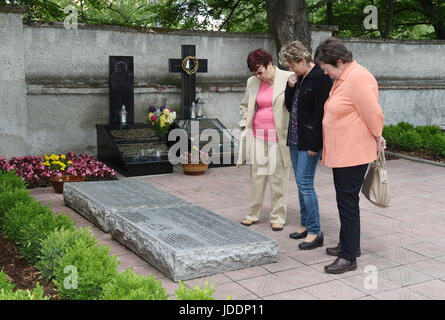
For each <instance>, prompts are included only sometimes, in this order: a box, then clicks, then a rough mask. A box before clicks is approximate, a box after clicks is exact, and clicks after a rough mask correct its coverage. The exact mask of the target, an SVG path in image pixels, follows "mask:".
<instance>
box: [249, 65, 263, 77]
mask: <svg viewBox="0 0 445 320" xmlns="http://www.w3.org/2000/svg"><path fill="white" fill-rule="evenodd" d="M264 71H266V68H265V67H263V70H261V71H255V72H252V75H254V76H256V77H259V76H261V75H262V74H263V72H264Z"/></svg>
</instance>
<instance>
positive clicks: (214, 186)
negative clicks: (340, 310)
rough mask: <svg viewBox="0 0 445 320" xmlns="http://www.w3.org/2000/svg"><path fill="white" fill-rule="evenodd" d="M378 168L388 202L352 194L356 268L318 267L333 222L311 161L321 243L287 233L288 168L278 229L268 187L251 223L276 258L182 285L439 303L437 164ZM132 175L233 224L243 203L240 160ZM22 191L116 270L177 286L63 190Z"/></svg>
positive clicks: (244, 173) (443, 234)
mask: <svg viewBox="0 0 445 320" xmlns="http://www.w3.org/2000/svg"><path fill="white" fill-rule="evenodd" d="M387 165H388V171H389V178H390V188H391V206H390V207H389V208H380V207H376V206H373V205H372V204H370V203H369V202H368V201H367V200H366V199H365V198H364V197H361V201H360V210H361V250H362V255H361V257H359V258H358V259H357V263H358V268H357V270H355V271H351V272H346V273H344V274H341V275H328V274H326V273H324V271H323V268H324V266H325V265H326V264H328V263H331V262H332V261H333V257H331V256H327V255H326V253H325V250H326V248H327V247H332V246H335V245H337V242H338V233H339V227H340V223H339V218H338V212H337V206H336V202H335V190H334V186H333V179H332V170H331V169H329V168H327V167H324V166H319V167H318V168H317V173H316V178H315V188H316V191H317V195H318V199H319V206H320V220H321V226H322V230H323V233H324V236H325V244H324V246H323V247H322V248H317V249H315V250H309V251H301V250H298V243H299V241H295V240H293V239H290V238H289V233H291V232H294V231H295V229H296V227H297V226H298V224H299V212H298V211H299V210H298V208H299V204H298V196H297V187H296V184H295V179H294V176H293V174H291V175H290V180H289V183H290V184H289V196H288V216H287V222H286V226H285V228H284V230H283V231H281V232H274V231H272V230H271V227H270V223H269V219H268V214H269V212H270V193H269V190H268V189H267V190H266V194H265V197H264V208H263V213H262V216H261V219H260V221H259V222H258V223H257V224H255V225H253V226H252V227H250V228H253V229H254V230H256V231H259V232H261V233H263V234H266V235H268V236H270V237H272V238H274V239H277V241H278V262H277V263H272V264H266V265H261V266H255V267H251V268H247V269H242V270H234V271H229V272H224V273H221V274H215V275H213V276H209V277H203V278H198V279H193V280H188V281H185V283H186V285H187V286H189V287H191V288H192V287H194V286H200V287H203V286H204V284H205V282H206V280H209V282H210V283H213V284H214V287H215V290H216V292H215V294H214V296H215V298H216V299H225V298H226V297H227V296H228V295H231V296H232V299H234V300H237V299H240V300H256V299H264V300H281V299H290V300H297V299H348V300H351V299H371V300H374V299H384V300H386V299H395V300H408V299H445V168H443V167H440V166H435V165H430V164H426V163H421V162H416V161H409V160H405V159H398V160H391V161H388V162H387ZM136 179H137V180H142V181H145V182H148V183H150V184H152V185H153V186H155V187H157V188H159V189H161V190H164V191H166V192H168V193H171V194H173V195H176V196H178V197H180V198H182V199H184V200H186V201H189V202H190V203H191V204H193V205H197V206H202V207H204V208H207V209H209V210H212V211H214V212H215V213H217V214H220V215H223V216H225V217H226V218H228V219H231V220H233V221H241V220H242V219H243V218H244V217H245V215H246V213H247V211H248V208H249V194H250V182H249V168H248V167H247V166H244V167H242V168H234V167H223V168H211V169H209V170H208V171H207V172H206V173H205V174H204V175H201V176H186V175H184V174H182V173H181V172H177V171H175V172H174V173H172V174H166V175H158V176H145V177H138V178H136ZM31 195H32V196H33V197H35V198H36V199H37V200H38V201H40V202H42V203H44V204H50V206H51V208H52V210H54V211H55V212H60V211H63V212H64V213H65V214H71V217H72V219H73V220H74V221H76V222H77V224H78V226H90V227H91V230H92V231H93V233H94V234H95V236H96V238H97V239H98V240H99V241H101V242H102V243H103V244H104V245H108V246H109V247H110V254H112V255H117V258H118V260H119V261H120V263H121V264H120V266H119V270H120V271H124V270H125V269H126V268H128V267H129V266H133V267H134V269H133V270H134V272H136V273H140V274H146V275H150V274H154V276H155V278H156V279H160V280H161V282H162V285H163V287H164V288H165V289H166V291H167V293H168V294H170V295H173V293H174V290H176V289H177V288H178V284H177V283H175V282H173V281H172V280H170V279H169V278H167V277H166V276H165V275H163V274H162V273H161V272H159V271H158V270H157V269H155V268H154V267H152V266H151V265H150V264H148V263H147V262H145V261H144V260H142V259H141V258H140V257H138V256H137V255H136V254H134V253H133V252H131V251H130V250H129V249H127V248H125V247H123V246H122V245H121V244H120V243H118V242H116V241H114V240H113V239H112V238H111V235H110V234H109V233H104V232H102V231H101V230H100V229H98V228H97V227H95V226H94V225H92V224H91V223H90V222H89V221H87V220H86V219H84V218H83V217H82V216H80V215H78V214H77V213H76V212H74V211H73V210H72V209H70V208H69V207H67V206H66V205H65V203H64V201H63V196H62V195H60V194H56V193H54V191H53V189H52V188H38V189H32V190H31ZM149 196H150V195H147V197H149ZM372 270H374V271H372ZM370 271H371V273H370ZM372 272H374V273H372ZM370 275H372V276H376V277H375V278H373V279H376V282H375V283H374V282H372V281H371V282H370V281H369V280H370V278H369V276H370ZM370 285H371V286H370ZM373 285H375V286H373Z"/></svg>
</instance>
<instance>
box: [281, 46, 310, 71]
mask: <svg viewBox="0 0 445 320" xmlns="http://www.w3.org/2000/svg"><path fill="white" fill-rule="evenodd" d="M303 59H304V60H306V62H312V61H313V60H312V55H311V53H310V52H309V50H308V49H307V48H306V47H305V46H304V44H303V42H301V41H293V42H290V43H288V44H286V45H284V46H283V47H282V48H281V50H280V53H279V60H280V64H281V65H282V66H283V67H288V66H289V64H291V63H294V62H300V61H301V60H303Z"/></svg>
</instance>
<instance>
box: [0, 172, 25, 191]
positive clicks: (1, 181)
mask: <svg viewBox="0 0 445 320" xmlns="http://www.w3.org/2000/svg"><path fill="white" fill-rule="evenodd" d="M21 189H26V186H25V183H24V182H23V180H22V178H21V177H18V176H17V175H16V174H15V171H7V172H6V173H0V193H1V192H5V191H13V190H21Z"/></svg>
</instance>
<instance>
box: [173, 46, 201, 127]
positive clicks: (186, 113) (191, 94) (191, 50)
mask: <svg viewBox="0 0 445 320" xmlns="http://www.w3.org/2000/svg"><path fill="white" fill-rule="evenodd" d="M181 56H182V58H181V59H169V60H168V71H169V72H181V92H182V94H181V96H182V119H190V107H191V106H192V102H194V101H195V99H196V77H195V74H196V73H197V72H207V59H197V58H196V46H195V45H185V44H183V45H181Z"/></svg>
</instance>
